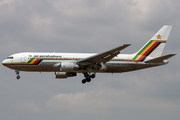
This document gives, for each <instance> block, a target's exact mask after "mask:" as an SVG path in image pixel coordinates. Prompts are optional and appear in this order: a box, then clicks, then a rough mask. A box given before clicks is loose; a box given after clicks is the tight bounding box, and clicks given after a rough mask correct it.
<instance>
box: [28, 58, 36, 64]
mask: <svg viewBox="0 0 180 120" xmlns="http://www.w3.org/2000/svg"><path fill="white" fill-rule="evenodd" d="M36 60H37V59H33V60H32V61H31V62H30V63H29V64H33V63H34V62H35V61H36Z"/></svg>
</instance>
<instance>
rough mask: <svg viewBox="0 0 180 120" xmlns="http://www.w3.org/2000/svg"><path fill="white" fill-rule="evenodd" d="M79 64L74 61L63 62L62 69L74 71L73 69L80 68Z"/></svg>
mask: <svg viewBox="0 0 180 120" xmlns="http://www.w3.org/2000/svg"><path fill="white" fill-rule="evenodd" d="M78 69H79V66H78V65H77V64H76V63H73V62H62V63H61V67H60V71H67V72H68V71H73V70H78Z"/></svg>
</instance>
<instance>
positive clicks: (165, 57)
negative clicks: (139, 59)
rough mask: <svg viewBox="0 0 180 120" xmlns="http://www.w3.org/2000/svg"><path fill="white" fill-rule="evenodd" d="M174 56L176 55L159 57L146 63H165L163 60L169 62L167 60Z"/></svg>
mask: <svg viewBox="0 0 180 120" xmlns="http://www.w3.org/2000/svg"><path fill="white" fill-rule="evenodd" d="M174 55H176V54H169V55H165V56H161V57H157V58H155V59H151V60H148V61H146V62H145V63H154V62H163V60H167V59H169V58H171V57H172V56H174Z"/></svg>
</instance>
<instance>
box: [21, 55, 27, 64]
mask: <svg viewBox="0 0 180 120" xmlns="http://www.w3.org/2000/svg"><path fill="white" fill-rule="evenodd" d="M25 58H26V57H25V56H24V55H23V56H22V57H21V62H22V63H25Z"/></svg>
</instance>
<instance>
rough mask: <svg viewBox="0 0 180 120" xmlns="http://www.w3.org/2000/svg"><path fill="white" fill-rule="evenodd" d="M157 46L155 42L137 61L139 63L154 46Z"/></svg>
mask: <svg viewBox="0 0 180 120" xmlns="http://www.w3.org/2000/svg"><path fill="white" fill-rule="evenodd" d="M157 44H158V42H155V43H154V44H153V45H152V46H151V47H150V48H149V49H148V50H147V51H146V52H145V53H144V54H143V55H142V56H141V57H140V58H139V60H138V61H141V60H142V59H143V58H144V56H146V55H147V54H148V53H149V52H150V51H151V50H152V49H153V48H154V47H155V46H156V45H157Z"/></svg>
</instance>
